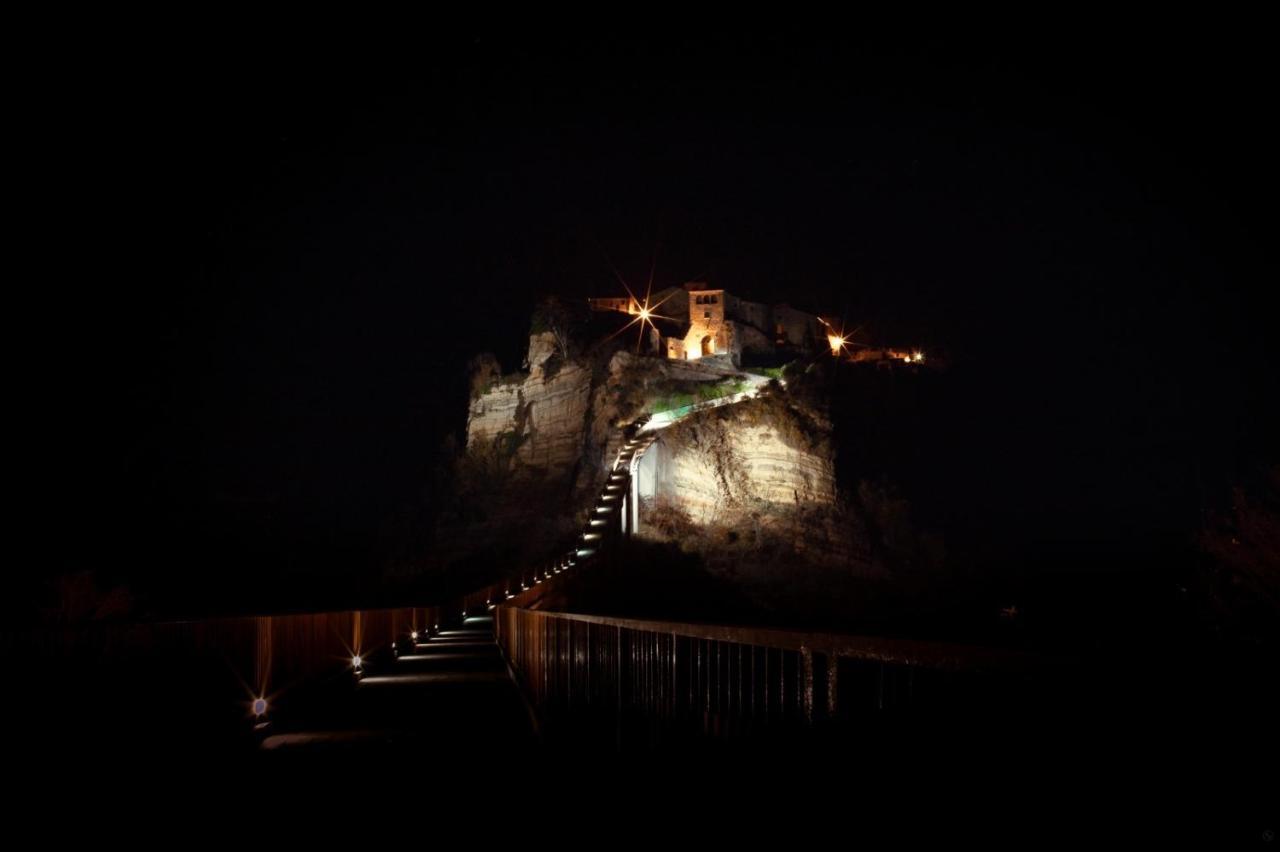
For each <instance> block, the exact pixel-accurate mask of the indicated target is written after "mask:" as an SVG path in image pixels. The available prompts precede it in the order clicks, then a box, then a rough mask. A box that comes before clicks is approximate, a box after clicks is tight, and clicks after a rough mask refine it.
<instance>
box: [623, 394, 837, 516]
mask: <svg viewBox="0 0 1280 852" xmlns="http://www.w3.org/2000/svg"><path fill="white" fill-rule="evenodd" d="M747 404H749V403H747ZM692 418H693V421H694V422H691V423H690V426H689V428H688V429H687V430H686V436H687V437H686V438H685V440H682V441H679V442H676V441H664V440H662V439H661V438H660V439H659V440H658V443H657V444H655V445H654V447H653V449H651V450H650V451H649V454H648V455H646V456H645V458H644V460H643V461H642V463H641V467H642V470H641V483H642V487H645V490H646V491H647V493H646V494H645V496H652V497H655V498H658V497H660V498H662V499H665V500H668V501H670V502H672V503H674V504H675V505H677V506H678V507H679V508H680V509H681V510H682V511H684V512H685V513H687V514H688V515H689V517H690V519H691V520H692V521H694V522H695V523H700V524H713V523H723V522H726V521H732V520H733V519H734V518H736V517H737V516H738V515H741V514H742V513H744V512H751V511H766V512H767V511H772V510H775V509H803V508H808V507H814V506H828V505H831V504H833V503H834V502H835V500H836V482H835V471H834V469H833V465H832V460H831V458H830V457H829V456H826V455H822V454H819V453H817V452H814V451H812V450H809V449H807V448H799V447H795V446H791V445H789V444H787V443H786V442H785V441H783V440H782V438H781V436H780V435H779V433H778V432H777V431H776V430H775V429H773V428H770V427H768V426H740V427H733V426H729V425H727V424H726V423H725V422H724V421H722V420H719V419H713V418H706V419H705V420H706V422H704V423H701V424H699V423H697V420H699V419H702V418H700V416H699V415H693V416H692ZM682 437H684V436H682ZM650 478H651V479H650Z"/></svg>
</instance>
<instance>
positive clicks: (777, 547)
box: [639, 388, 882, 607]
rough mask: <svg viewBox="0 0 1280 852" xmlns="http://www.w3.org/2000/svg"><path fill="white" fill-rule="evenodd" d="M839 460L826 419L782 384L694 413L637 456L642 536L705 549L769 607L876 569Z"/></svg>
mask: <svg viewBox="0 0 1280 852" xmlns="http://www.w3.org/2000/svg"><path fill="white" fill-rule="evenodd" d="M834 461H835V460H834V452H833V449H832V445H831V425H830V423H829V422H827V421H826V420H825V419H824V417H823V416H822V414H821V413H820V412H819V411H815V410H813V409H812V408H809V407H806V406H803V405H799V404H796V403H795V402H794V401H791V400H789V399H788V398H787V395H786V393H785V392H784V391H781V390H780V389H777V388H775V389H773V390H772V391H771V392H766V394H765V395H764V396H762V397H761V398H758V399H754V400H749V401H746V402H742V403H738V404H736V405H732V406H726V407H724V408H717V409H713V410H710V411H705V412H701V413H698V414H693V415H690V416H689V417H688V418H686V419H685V420H684V421H682V422H680V423H679V424H677V425H675V426H673V427H672V428H671V429H670V430H668V431H667V432H666V433H664V434H663V435H662V437H661V438H660V439H659V440H658V442H657V443H656V444H655V445H654V447H653V448H652V449H651V450H650V451H649V453H647V454H646V455H645V457H644V459H643V460H642V462H641V465H640V466H641V470H640V478H639V487H640V492H641V524H640V530H639V534H640V535H641V536H642V537H645V538H649V539H652V540H656V541H665V542H672V543H675V544H678V545H679V546H680V548H681V549H682V550H684V551H687V552H691V553H697V554H698V555H699V556H701V557H702V559H703V560H704V562H705V563H706V565H707V567H708V568H709V569H710V570H711V571H712V572H713V573H716V574H718V575H721V576H724V577H726V578H729V579H732V580H733V581H735V582H736V583H737V584H738V585H739V586H740V587H741V588H742V590H743V591H745V592H746V593H747V594H749V595H750V596H752V597H753V598H756V599H757V600H758V601H760V602H762V603H766V604H767V605H769V606H782V607H785V606H787V605H788V604H789V603H790V602H791V601H792V599H793V598H796V597H797V596H802V597H812V596H813V592H814V589H815V588H820V587H822V586H823V585H824V584H832V583H835V584H838V583H839V582H840V581H841V580H847V579H849V578H871V577H876V576H879V575H880V574H881V573H882V572H881V569H880V568H879V567H878V566H877V565H876V564H875V563H874V561H873V559H872V558H871V554H870V550H869V548H868V545H867V541H868V537H867V535H866V530H865V527H864V525H863V524H862V522H861V520H860V519H859V517H858V515H857V513H856V512H853V511H851V510H850V509H849V507H848V505H847V500H845V499H844V497H843V495H841V494H840V491H839V488H838V485H837V482H836V475H835V464H834Z"/></svg>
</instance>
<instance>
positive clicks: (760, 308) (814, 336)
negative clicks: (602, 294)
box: [589, 282, 828, 366]
mask: <svg viewBox="0 0 1280 852" xmlns="http://www.w3.org/2000/svg"><path fill="white" fill-rule="evenodd" d="M589 302H590V304H591V309H592V310H595V311H617V312H619V313H624V314H628V315H631V316H634V317H636V318H637V319H638V320H640V321H641V324H642V327H643V326H645V325H647V326H648V329H647V331H648V334H647V335H645V337H646V338H647V339H646V340H645V343H647V351H648V352H650V353H651V354H655V355H662V356H665V357H667V358H672V359H675V360H684V361H693V360H696V359H699V358H708V357H717V356H719V357H722V358H726V359H727V360H729V361H731V362H732V363H733V365H734V366H741V364H742V361H743V358H744V356H745V357H746V358H747V359H748V360H751V359H752V358H754V357H760V358H769V359H772V358H774V357H776V356H777V355H779V354H781V353H783V352H786V351H788V350H790V351H791V352H794V353H795V354H812V353H814V352H816V351H818V349H819V347H822V346H823V345H824V343H825V342H826V339H827V337H828V332H827V329H828V326H827V324H826V322H825V321H824V320H823V319H822V318H820V317H817V316H815V315H813V314H808V313H805V312H804V311H798V310H796V309H795V308H792V307H790V306H789V305H773V306H770V305H763V304H760V303H759V302H748V301H746V300H745V299H739V298H738V297H736V296H734V295H732V294H731V293H729V292H727V291H725V290H712V289H708V288H707V286H706V285H705V284H703V283H700V282H690V283H688V284H685V285H684V286H683V287H670V288H668V289H666V290H663V291H661V292H658V293H655V294H653V296H652V297H651V298H650V299H646V300H645V301H644V302H641V301H640V300H639V299H636V298H635V297H634V296H629V295H628V296H622V297H616V298H601V299H590V300H589Z"/></svg>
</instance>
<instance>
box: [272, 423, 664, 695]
mask: <svg viewBox="0 0 1280 852" xmlns="http://www.w3.org/2000/svg"><path fill="white" fill-rule="evenodd" d="M639 443H640V442H639V441H636V440H635V439H632V440H630V441H628V442H627V445H626V448H627V449H634V447H636V446H637V445H638V444H639ZM624 451H625V450H624ZM609 478H610V480H615V479H622V478H623V476H622V474H620V473H614V474H611V475H610V477H609ZM621 487H622V486H620V485H617V484H616V483H615V484H610V485H608V486H607V490H615V489H620V488H621ZM604 499H606V500H611V499H617V495H612V494H607V495H605V498H604ZM612 510H613V507H612V506H598V507H597V508H596V511H597V512H610V511H612ZM605 523H606V522H605V521H604V520H602V519H592V520H591V526H603V525H604V524H605ZM598 538H600V533H594V532H584V533H583V534H582V539H583V542H584V543H585V542H587V541H594V540H596V539H598ZM594 552H595V551H593V550H590V549H588V548H582V549H578V550H577V551H576V555H578V556H589V555H591V554H592V553H594ZM575 565H577V562H576V561H575V560H574V559H573V557H572V556H570V557H566V558H565V559H564V560H563V561H562V562H561V563H559V564H558V565H556V566H555V567H554V568H552V569H550V571H547V572H544V573H543V574H541V575H536V574H535V575H534V585H535V586H536V585H540V584H541V583H542V581H543V580H545V579H547V578H549V577H550V576H551V574H559V573H560V572H562V571H568V570H569V569H570V568H572V567H574V566H575ZM520 589H521V590H522V591H526V590H528V589H529V586H528V584H526V583H525V582H524V581H521V583H520ZM513 597H515V594H514V593H513V592H512V591H511V590H510V588H508V589H507V590H506V592H505V599H506V600H510V599H511V598H513ZM484 603H485V607H486V608H487V609H489V610H493V609H494V608H495V607H496V606H497V604H495V603H493V600H492V598H486V599H485V602H484ZM462 618H463V620H464V621H465V620H466V618H467V610H466V609H465V608H464V609H463V610H462ZM433 629H434V630H435V631H436V632H439V630H440V625H439V624H438V623H437V624H436V625H435V627H434V628H433ZM418 636H419V633H418V631H417V630H411V631H409V640H410V641H412V642H415V643H416V642H417V641H418ZM391 653H392V654H394V655H395V656H396V657H399V656H400V649H399V648H398V647H396V643H395V642H394V641H393V642H392V643H391ZM351 670H352V672H353V673H354V674H355V676H356V678H362V677H364V657H363V656H361V655H360V654H352V655H351ZM267 708H268V702H267V699H266V698H265V697H261V696H259V697H257V698H255V699H253V703H252V710H253V715H254V717H255V718H257V719H261V718H262V717H264V716H266V715H267Z"/></svg>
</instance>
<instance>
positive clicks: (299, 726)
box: [261, 617, 536, 757]
mask: <svg viewBox="0 0 1280 852" xmlns="http://www.w3.org/2000/svg"><path fill="white" fill-rule="evenodd" d="M535 744H536V739H535V735H534V727H533V723H532V720H531V718H530V715H529V713H528V711H527V709H526V705H525V703H524V700H523V699H522V698H521V696H520V693H519V689H518V688H517V686H516V684H515V682H514V681H513V680H512V678H511V675H510V673H509V671H508V669H507V666H506V663H505V661H504V660H503V658H502V656H501V653H500V652H499V650H498V646H497V644H496V643H495V641H494V636H493V619H492V618H491V617H483V618H468V619H467V620H466V622H465V623H464V625H463V627H462V628H461V629H458V630H445V631H442V632H441V633H439V634H437V635H434V636H431V637H430V638H429V639H427V640H426V641H425V642H417V643H414V644H413V645H412V646H405V647H403V650H402V651H401V653H400V654H399V656H394V657H393V656H392V655H391V654H389V653H388V654H386V655H384V656H382V657H379V658H378V659H377V660H374V661H371V662H370V664H369V665H368V666H367V667H366V670H365V673H364V676H363V677H362V678H360V679H357V678H356V677H355V675H354V674H353V673H351V672H347V673H345V674H344V675H342V676H336V677H331V678H328V679H326V680H325V681H323V682H321V683H317V684H315V685H313V686H312V687H311V688H310V689H308V690H306V691H305V692H300V693H299V694H297V695H295V696H292V697H291V700H290V701H289V702H288V704H287V705H286V706H284V707H281V708H279V709H278V711H277V712H275V713H273V716H272V725H271V728H270V729H269V731H267V732H266V736H265V738H264V739H263V741H262V745H261V747H262V749H263V751H265V752H268V753H272V754H290V753H304V754H310V753H318V752H319V753H328V752H331V751H338V752H343V751H359V752H366V751H389V752H394V753H396V754H397V755H399V754H406V755H414V754H422V755H429V756H433V757H440V756H450V755H457V756H476V755H486V754H492V753H495V752H497V751H498V750H501V751H502V752H503V753H504V754H507V755H510V754H513V753H515V754H518V753H520V752H521V751H523V750H529V749H532V748H533V747H534V746H535Z"/></svg>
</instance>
